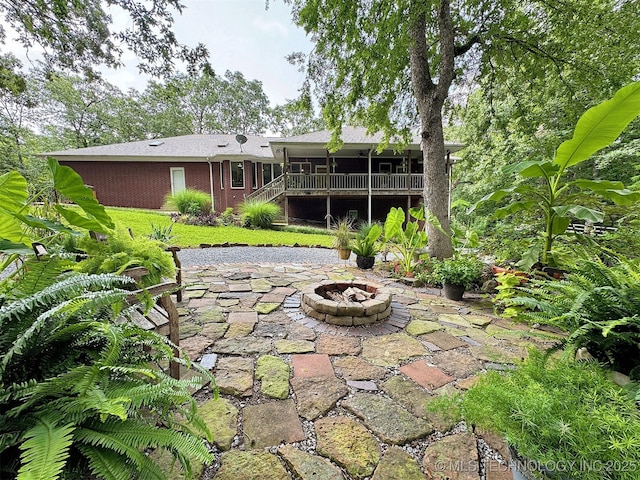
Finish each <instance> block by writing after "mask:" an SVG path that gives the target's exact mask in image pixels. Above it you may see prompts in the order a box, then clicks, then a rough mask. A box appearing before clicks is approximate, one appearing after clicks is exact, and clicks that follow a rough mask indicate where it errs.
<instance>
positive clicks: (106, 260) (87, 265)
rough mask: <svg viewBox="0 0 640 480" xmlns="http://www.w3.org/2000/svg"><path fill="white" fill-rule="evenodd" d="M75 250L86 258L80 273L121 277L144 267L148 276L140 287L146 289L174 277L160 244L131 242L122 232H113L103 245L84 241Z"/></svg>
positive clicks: (143, 278)
mask: <svg viewBox="0 0 640 480" xmlns="http://www.w3.org/2000/svg"><path fill="white" fill-rule="evenodd" d="M78 248H80V249H81V250H82V251H84V252H86V254H87V258H86V259H84V260H82V261H81V262H79V263H78V265H77V266H76V269H77V270H78V271H79V272H83V273H116V274H121V273H122V272H123V271H124V270H126V269H127V268H131V267H145V268H146V269H147V270H149V273H148V274H147V275H145V276H143V277H142V279H141V285H142V286H147V287H148V286H150V285H155V284H157V283H160V282H161V281H162V279H163V278H173V277H174V276H175V264H174V263H173V258H172V257H171V254H170V253H168V252H166V251H165V247H164V245H163V244H162V243H160V242H158V241H156V240H151V239H150V238H144V237H139V238H132V237H131V235H129V233H128V232H126V231H124V230H116V232H115V234H114V235H112V236H110V237H109V238H108V240H107V241H106V242H101V241H98V240H94V239H92V238H90V237H85V238H83V239H81V240H80V242H79V243H78Z"/></svg>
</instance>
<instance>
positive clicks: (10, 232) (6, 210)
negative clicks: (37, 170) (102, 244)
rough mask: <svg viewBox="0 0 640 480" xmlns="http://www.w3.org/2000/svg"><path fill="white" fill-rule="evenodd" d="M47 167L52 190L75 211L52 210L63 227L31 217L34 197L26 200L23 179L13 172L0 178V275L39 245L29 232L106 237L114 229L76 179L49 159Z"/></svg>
mask: <svg viewBox="0 0 640 480" xmlns="http://www.w3.org/2000/svg"><path fill="white" fill-rule="evenodd" d="M47 166H48V168H49V171H50V172H51V176H52V179H53V188H54V189H55V190H56V191H57V192H58V193H59V194H61V195H62V196H64V197H66V198H68V199H69V200H70V201H71V202H72V203H73V204H75V205H76V206H77V207H78V208H73V209H72V208H69V207H66V206H64V205H62V204H56V205H54V206H53V208H54V209H55V211H56V212H57V213H58V214H59V215H60V216H61V217H62V218H63V219H64V222H65V223H64V224H62V223H59V222H55V221H51V220H49V219H45V218H38V217H34V216H32V215H30V214H29V211H30V208H31V206H32V205H33V203H34V202H35V200H36V198H37V196H36V197H30V196H29V192H28V189H27V181H26V180H25V178H24V177H23V176H22V175H21V174H20V173H18V172H17V171H10V172H8V173H5V174H4V175H0V253H2V254H5V255H4V256H3V260H2V262H0V272H1V271H3V270H4V269H5V268H6V267H7V266H8V265H9V264H10V263H11V262H13V261H14V260H15V258H16V257H17V256H18V255H25V254H32V253H33V250H32V248H31V245H32V243H33V242H35V241H42V239H41V238H32V235H30V233H29V229H30V228H31V229H43V230H46V231H48V232H51V233H52V234H55V233H60V232H66V233H69V234H76V233H80V232H79V231H78V229H85V230H93V231H96V232H100V233H107V234H108V233H110V232H111V231H113V229H114V224H113V220H112V219H111V217H110V216H109V214H108V213H107V212H106V210H105V208H104V206H103V205H101V204H100V203H99V202H98V200H96V199H95V197H94V195H93V191H92V190H91V189H90V188H89V187H87V186H86V185H85V184H84V183H83V181H82V178H81V177H80V175H78V174H77V173H76V172H75V171H73V169H71V168H70V167H66V166H62V165H60V164H59V163H58V162H57V161H56V160H55V159H53V158H48V159H47Z"/></svg>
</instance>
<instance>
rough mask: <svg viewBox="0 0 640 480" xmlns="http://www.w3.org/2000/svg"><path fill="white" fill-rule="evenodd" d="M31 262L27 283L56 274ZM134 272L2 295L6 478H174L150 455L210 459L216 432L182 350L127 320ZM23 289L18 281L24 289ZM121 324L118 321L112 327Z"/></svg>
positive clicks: (1, 443) (0, 457)
mask: <svg viewBox="0 0 640 480" xmlns="http://www.w3.org/2000/svg"><path fill="white" fill-rule="evenodd" d="M37 264H38V262H35V263H34V265H30V264H29V262H27V264H25V268H24V270H23V271H21V272H20V273H21V274H22V277H21V281H20V282H19V284H20V285H31V286H34V285H38V283H37V282H36V281H35V280H34V278H33V277H39V278H46V277H51V278H52V279H53V278H54V276H53V275H50V274H49V273H47V272H46V270H47V268H51V269H53V271H58V270H59V266H57V265H55V262H53V261H52V262H50V263H49V264H48V265H50V266H49V267H44V268H40V269H38V268H34V267H35V266H37ZM129 282H131V280H130V279H128V278H126V277H119V276H115V275H110V274H104V275H86V274H77V273H75V272H67V273H66V274H62V275H61V276H57V277H55V283H51V282H50V281H47V282H44V283H47V284H48V285H40V286H41V287H42V288H35V290H34V291H31V292H28V293H27V291H28V290H31V288H26V289H25V288H24V287H21V288H17V287H16V286H14V287H13V288H5V290H4V295H5V302H4V305H3V306H2V307H1V308H0V478H5V477H6V478H14V477H16V476H17V478H19V479H21V478H24V479H27V478H47V479H55V478H86V477H88V476H93V477H97V478H108V479H130V478H140V479H142V478H154V479H158V478H160V479H162V478H165V477H164V474H163V473H162V471H161V470H160V468H159V467H158V466H157V465H156V464H155V463H154V462H153V460H152V459H151V457H149V456H148V455H145V450H146V449H149V448H160V449H165V450H167V451H169V452H171V453H172V454H173V456H174V457H175V458H176V459H177V460H178V461H179V463H180V464H181V465H182V467H183V468H184V470H185V472H186V473H187V474H188V475H190V472H191V465H190V460H189V458H195V459H197V460H198V461H201V462H209V461H211V459H212V457H211V454H210V453H209V451H208V448H207V446H206V444H205V443H204V441H203V438H206V439H208V440H211V433H210V432H209V430H208V429H207V427H206V425H205V423H204V422H203V420H202V419H201V418H200V417H199V415H198V413H197V407H196V404H195V401H194V400H193V398H192V396H191V395H190V393H189V388H194V387H197V386H199V385H200V384H201V382H202V378H203V377H204V378H206V379H208V380H209V381H213V379H212V378H211V376H210V374H208V372H206V371H204V370H200V373H201V377H195V378H193V379H189V380H176V379H173V378H171V377H170V376H168V375H166V374H165V373H164V371H163V370H162V368H161V365H162V364H166V363H167V362H168V361H177V362H179V363H181V364H183V365H185V366H187V367H193V366H192V365H191V364H190V363H189V361H188V359H186V358H185V359H183V358H178V357H176V356H175V355H174V348H175V346H174V345H173V344H171V343H170V342H169V341H168V340H167V339H166V338H165V337H163V336H161V335H159V334H157V333H156V332H153V331H145V330H143V329H141V328H139V327H138V326H136V325H135V324H134V323H132V322H128V321H122V320H126V318H127V316H128V315H129V313H130V311H129V308H130V307H128V306H127V304H126V303H125V301H124V300H125V298H126V296H127V295H128V293H129V292H128V290H126V289H125V288H124V287H126V285H127V283H129ZM16 285H17V284H16ZM116 319H117V320H118V321H114V320H116Z"/></svg>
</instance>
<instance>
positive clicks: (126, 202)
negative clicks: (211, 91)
mask: <svg viewBox="0 0 640 480" xmlns="http://www.w3.org/2000/svg"><path fill="white" fill-rule="evenodd" d="M330 135H331V134H330V132H329V131H327V130H324V131H320V132H314V133H309V134H305V135H299V136H295V137H289V138H274V137H261V136H250V135H247V136H245V135H217V134H211V135H185V136H181V137H170V138H162V139H154V140H142V141H137V142H129V143H122V144H114V145H103V146H97V147H88V148H80V149H75V150H65V151H60V152H51V153H45V154H42V156H51V157H54V158H56V159H57V160H58V161H59V162H60V163H61V164H62V165H68V166H70V167H71V168H73V169H74V170H75V171H76V172H78V174H80V176H81V177H82V178H83V180H84V182H85V183H86V184H87V185H90V186H91V187H92V188H93V189H94V192H95V194H96V197H97V198H98V199H99V200H100V202H101V203H103V204H104V205H109V206H119V207H136V208H147V209H160V208H162V205H163V203H164V198H165V196H166V195H167V194H170V193H174V192H177V191H180V190H183V189H185V188H195V189H198V190H202V191H205V192H207V193H209V194H210V195H211V200H212V204H213V208H214V210H215V211H216V212H223V211H224V210H225V209H226V208H228V207H232V208H234V207H236V206H237V205H238V204H240V203H242V202H243V201H245V200H248V199H255V200H263V201H272V202H276V203H279V204H280V205H281V206H282V207H283V212H284V215H285V221H286V222H288V221H289V220H290V219H294V218H295V219H301V220H305V221H310V222H317V223H320V224H325V223H326V224H327V225H329V223H330V219H331V218H337V217H342V216H352V217H354V218H357V219H359V220H364V221H375V220H384V217H385V215H386V213H387V212H388V211H389V209H390V208H391V207H403V208H404V209H405V210H406V209H407V207H410V206H415V205H418V204H419V203H420V201H421V199H422V193H423V188H424V185H423V182H424V180H423V175H422V166H423V159H422V152H421V151H420V142H419V139H418V138H414V139H413V140H412V141H411V143H409V144H408V145H406V146H404V147H403V149H402V150H401V151H399V152H394V148H393V147H394V145H390V146H389V147H388V148H387V149H385V150H383V151H382V152H380V153H378V152H377V147H378V144H379V143H380V141H381V138H382V135H381V134H377V135H367V134H366V130H365V129H364V128H354V127H347V128H344V129H343V131H342V135H341V138H342V140H343V145H342V147H341V148H340V149H339V150H338V151H336V152H329V150H327V147H326V145H327V143H328V142H329V139H330ZM461 148H463V145H462V144H459V143H446V145H445V150H446V152H447V158H446V159H443V160H444V161H443V166H445V167H446V168H449V167H450V165H451V159H452V157H451V156H452V154H453V153H454V152H456V151H458V150H460V149H461Z"/></svg>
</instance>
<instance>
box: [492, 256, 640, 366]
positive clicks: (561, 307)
mask: <svg viewBox="0 0 640 480" xmlns="http://www.w3.org/2000/svg"><path fill="white" fill-rule="evenodd" d="M611 262H613V265H612V266H607V265H606V264H605V263H604V262H602V261H601V260H599V259H595V260H585V261H583V262H581V263H580V264H578V265H576V267H575V269H574V271H573V272H572V273H571V274H569V275H567V276H566V278H565V279H564V280H562V281H558V280H533V281H531V282H530V283H529V284H527V285H523V286H520V287H516V295H515V296H513V297H511V298H507V299H504V301H505V304H506V306H507V308H513V310H510V311H512V312H513V311H518V312H519V313H518V315H517V317H516V318H517V319H519V320H524V321H527V322H529V323H541V324H545V325H555V326H557V327H560V328H562V329H564V330H566V331H568V332H569V336H568V338H567V340H566V342H567V344H568V345H569V346H571V347H572V348H580V347H586V348H587V349H588V351H589V352H590V353H591V354H592V355H593V356H594V357H595V358H596V359H597V360H598V361H600V362H604V363H606V364H608V365H610V366H611V367H612V368H614V369H616V370H619V371H621V372H623V373H625V374H630V375H631V376H632V378H640V260H638V259H633V260H631V259H626V258H623V257H616V258H613V259H612V260H611ZM514 307H515V308H514Z"/></svg>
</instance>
